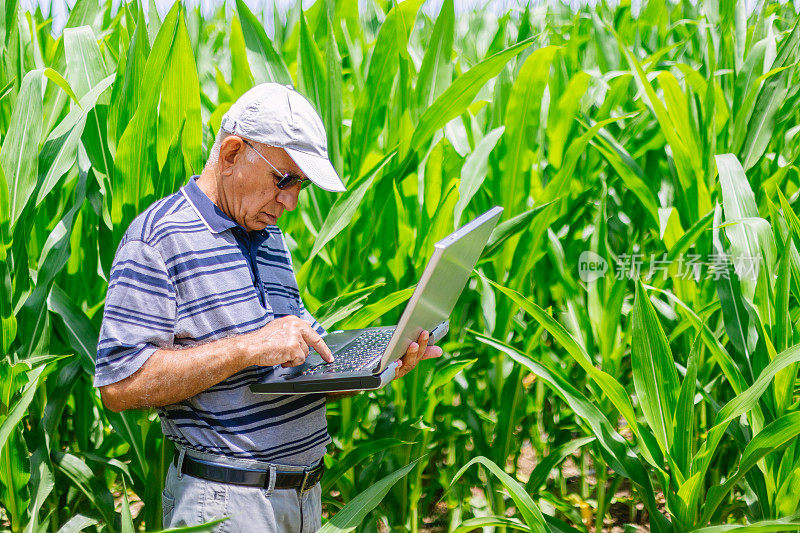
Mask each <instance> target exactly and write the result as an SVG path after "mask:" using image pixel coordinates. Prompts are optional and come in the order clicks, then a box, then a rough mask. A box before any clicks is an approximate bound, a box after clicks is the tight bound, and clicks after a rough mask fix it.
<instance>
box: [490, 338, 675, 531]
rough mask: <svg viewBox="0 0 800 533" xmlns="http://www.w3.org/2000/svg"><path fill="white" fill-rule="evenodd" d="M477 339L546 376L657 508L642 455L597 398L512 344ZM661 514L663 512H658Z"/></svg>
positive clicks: (612, 461)
mask: <svg viewBox="0 0 800 533" xmlns="http://www.w3.org/2000/svg"><path fill="white" fill-rule="evenodd" d="M477 338H478V340H479V341H480V342H483V343H485V344H488V345H489V346H492V347H494V348H497V349H498V350H500V351H502V352H504V353H505V354H507V355H508V356H509V357H511V358H512V359H513V360H514V361H516V362H517V363H519V364H520V365H523V366H525V367H527V368H528V369H529V370H530V371H531V372H533V373H534V374H536V375H537V376H539V377H540V378H542V379H543V380H545V381H546V382H547V383H548V384H549V385H550V386H551V387H552V388H553V389H554V390H555V392H556V393H558V394H559V395H560V396H561V397H562V398H564V400H565V401H566V402H567V403H568V404H569V406H570V408H571V409H572V410H573V411H574V412H575V414H576V415H577V416H579V417H580V418H581V419H582V420H583V421H584V422H585V423H586V424H587V425H588V426H589V428H590V429H591V431H592V433H593V434H594V436H595V437H596V438H597V442H598V444H600V446H601V450H602V451H603V457H604V459H605V460H606V461H607V462H608V464H609V465H610V466H611V468H613V469H614V470H615V471H616V472H617V473H618V474H620V475H622V476H625V477H626V478H628V479H630V480H631V482H633V483H635V484H637V485H638V486H639V487H641V488H642V491H643V492H642V495H643V496H644V499H645V507H646V508H648V509H656V503H655V499H654V498H653V497H652V494H653V493H652V490H653V489H652V485H651V482H650V478H649V476H648V475H647V472H646V471H645V469H644V466H643V465H642V463H641V461H640V459H639V458H638V457H637V456H636V455H634V454H633V452H632V451H631V450H630V447H629V445H628V443H627V441H626V440H625V439H624V438H623V437H622V436H621V435H620V434H619V433H618V432H617V430H616V429H615V427H614V425H612V424H611V423H610V422H609V421H608V419H607V418H606V416H605V415H603V413H602V412H601V411H600V410H599V409H598V408H597V406H596V405H595V402H591V401H589V400H588V399H586V398H585V397H584V396H583V395H582V394H581V393H580V392H578V391H577V390H576V389H575V388H574V387H573V386H572V385H571V384H570V383H569V382H568V381H567V380H566V379H564V377H562V376H560V375H559V374H557V373H554V372H552V371H550V370H549V369H547V368H545V367H544V366H542V365H540V364H539V363H537V362H536V361H534V360H532V359H531V358H529V357H527V356H526V355H524V354H521V353H520V352H518V351H517V350H515V349H514V348H512V347H511V346H508V345H507V344H504V343H502V342H500V341H498V340H496V339H492V338H490V337H487V336H485V335H478V336H477ZM659 514H660V513H659ZM653 523H655V524H656V526H657V527H658V528H659V529H658V530H659V531H668V529H667V524H666V519H664V518H663V516H662V518H661V519H658V518H656V519H655V520H654V522H653Z"/></svg>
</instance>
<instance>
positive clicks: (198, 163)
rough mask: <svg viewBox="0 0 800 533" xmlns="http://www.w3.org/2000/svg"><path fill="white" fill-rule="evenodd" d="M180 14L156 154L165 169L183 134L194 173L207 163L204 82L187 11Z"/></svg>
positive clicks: (160, 107)
mask: <svg viewBox="0 0 800 533" xmlns="http://www.w3.org/2000/svg"><path fill="white" fill-rule="evenodd" d="M177 17H178V20H177V28H176V31H175V37H174V40H173V42H172V47H171V48H170V51H169V56H168V58H167V60H166V62H165V65H164V69H165V74H164V75H163V76H162V79H163V81H162V82H161V83H162V85H161V102H160V103H159V105H158V140H157V143H156V154H157V157H158V168H159V170H161V169H163V168H164V164H165V163H166V159H167V153H168V152H169V149H170V145H171V144H172V141H173V139H175V138H176V137H178V136H180V137H181V147H182V149H183V154H184V157H185V158H186V161H187V164H188V170H189V172H191V173H192V174H199V173H200V171H201V170H202V166H203V161H202V139H203V127H202V121H201V117H200V82H199V80H198V77H197V66H196V65H195V62H194V52H193V51H192V45H191V42H190V41H189V32H188V30H187V28H186V22H185V20H184V17H183V12H181V11H179V12H178V15H177ZM168 20H169V17H167V20H165V21H164V24H165V25H167V22H168ZM154 48H155V47H154ZM186 178H188V176H185V177H184V178H183V179H181V182H183V181H185V179H186ZM170 192H172V191H170Z"/></svg>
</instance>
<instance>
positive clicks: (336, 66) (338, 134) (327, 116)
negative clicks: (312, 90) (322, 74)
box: [322, 18, 344, 177]
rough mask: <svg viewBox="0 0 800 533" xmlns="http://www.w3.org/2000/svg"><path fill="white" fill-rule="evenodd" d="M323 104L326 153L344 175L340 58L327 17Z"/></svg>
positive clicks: (341, 174) (331, 23)
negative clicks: (326, 141)
mask: <svg viewBox="0 0 800 533" xmlns="http://www.w3.org/2000/svg"><path fill="white" fill-rule="evenodd" d="M325 64H326V67H327V73H328V75H327V76H326V78H325V83H326V87H325V96H326V98H325V105H323V107H322V111H323V114H322V116H323V119H324V121H325V132H326V133H327V135H328V155H329V156H330V158H331V163H333V167H334V168H335V169H336V171H337V172H338V173H339V175H340V176H342V177H343V175H344V161H343V159H344V158H343V156H342V58H341V57H340V56H339V47H338V45H337V44H336V33H335V32H334V29H333V21H332V20H331V19H330V18H328V40H327V44H326V46H325Z"/></svg>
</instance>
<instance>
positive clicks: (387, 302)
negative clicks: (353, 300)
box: [339, 287, 416, 329]
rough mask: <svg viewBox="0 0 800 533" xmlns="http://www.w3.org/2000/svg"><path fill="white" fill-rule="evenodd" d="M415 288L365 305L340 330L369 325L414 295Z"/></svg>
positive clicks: (396, 292)
mask: <svg viewBox="0 0 800 533" xmlns="http://www.w3.org/2000/svg"><path fill="white" fill-rule="evenodd" d="M415 288H416V287H407V288H405V289H400V290H399V291H395V292H393V293H391V294H389V295H388V296H384V297H383V298H381V299H380V300H378V301H377V302H375V303H373V304H369V305H366V306H364V307H362V308H361V309H359V310H358V311H356V312H355V313H354V314H353V315H351V316H350V317H348V318H347V320H345V321H344V323H342V324H341V325H340V326H339V327H340V328H341V329H359V328H365V327H367V326H368V325H370V324H371V323H372V322H373V321H374V320H376V319H378V318H380V317H382V316H383V315H385V314H386V313H388V312H389V311H391V310H392V309H394V308H395V307H397V306H398V305H400V304H402V303H403V302H405V301H406V300H408V299H409V298H411V295H412V294H413V293H414V289H415Z"/></svg>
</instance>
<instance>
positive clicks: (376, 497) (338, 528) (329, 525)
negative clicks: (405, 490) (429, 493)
mask: <svg viewBox="0 0 800 533" xmlns="http://www.w3.org/2000/svg"><path fill="white" fill-rule="evenodd" d="M420 459H421V458H420ZM420 459H417V460H416V461H414V462H412V463H411V464H408V465H406V466H404V467H403V468H400V469H399V470H395V471H394V472H392V473H391V474H389V475H388V476H386V477H384V478H382V479H380V480H379V481H378V482H376V483H374V484H373V485H372V486H371V487H369V488H368V489H367V490H365V491H364V492H362V493H360V494H359V495H358V496H356V497H355V498H353V499H352V500H350V502H348V504H347V505H345V506H344V507H343V508H342V510H341V511H339V512H338V513H336V516H334V517H333V518H331V519H330V520H329V521H328V522H326V523H325V524H324V525H323V526H322V529H320V530H319V532H320V533H339V532H342V533H344V532H347V531H353V530H354V529H355V528H357V527H358V526H359V525H360V524H361V522H362V521H363V520H364V517H365V516H367V513H369V512H370V511H372V510H373V509H374V508H375V507H376V506H377V505H378V504H379V503H380V502H381V500H383V498H384V496H386V493H387V492H389V489H391V488H392V487H393V486H394V484H395V483H397V482H398V481H400V479H402V478H404V477H405V476H406V475H407V474H408V473H409V472H411V470H412V469H413V468H414V467H415V466H417V463H418V462H419V461H420Z"/></svg>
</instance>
